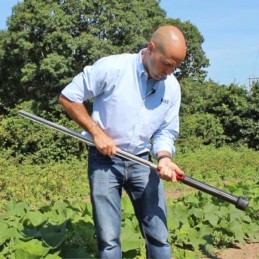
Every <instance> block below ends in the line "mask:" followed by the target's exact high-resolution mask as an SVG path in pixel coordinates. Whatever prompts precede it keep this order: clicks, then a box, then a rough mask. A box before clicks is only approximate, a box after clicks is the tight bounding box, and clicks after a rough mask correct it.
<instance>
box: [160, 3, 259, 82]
mask: <svg viewBox="0 0 259 259" xmlns="http://www.w3.org/2000/svg"><path fill="white" fill-rule="evenodd" d="M160 5H161V7H162V8H163V9H165V10H166V12H167V16H168V17H171V18H174V19H175V18H179V19H180V20H181V21H190V22H191V23H192V24H194V25H195V26H196V27H197V28H198V29H199V31H200V33H201V34H202V35H203V37H204V40H205V41H204V44H203V45H202V46H203V49H204V51H205V53H206V56H207V58H208V59H209V60H210V67H209V68H208V78H211V79H212V80H213V81H215V82H217V83H220V84H230V83H233V82H234V83H236V84H243V85H246V86H249V77H252V76H254V77H259V1H258V0H246V1H242V0H239V1H237V0H217V1H208V0H161V4H160Z"/></svg>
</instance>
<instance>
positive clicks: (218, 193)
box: [18, 111, 249, 210]
mask: <svg viewBox="0 0 259 259" xmlns="http://www.w3.org/2000/svg"><path fill="white" fill-rule="evenodd" d="M18 113H19V114H20V115H21V116H23V117H25V118H28V119H30V120H32V121H35V122H37V123H40V124H43V125H45V126H47V127H49V128H52V129H55V130H57V131H60V132H62V133H64V134H66V135H69V136H71V137H73V138H76V139H78V140H81V141H83V142H85V143H86V144H87V145H89V146H94V142H93V141H92V140H90V139H88V138H86V137H85V136H84V135H82V134H80V133H78V132H76V131H73V130H71V129H67V128H65V127H63V126H60V125H58V124H55V123H53V122H50V121H48V120H46V119H43V118H41V117H38V116H36V115H33V114H31V113H28V112H25V111H19V112H18ZM116 156H119V157H122V158H126V159H128V160H131V161H134V162H136V163H139V164H142V165H145V166H148V167H149V168H151V169H153V170H158V168H157V165H156V164H154V163H152V162H150V161H148V160H145V159H143V158H140V157H138V156H135V155H134V154H131V153H129V152H126V151H124V150H121V149H119V148H117V151H116ZM177 180H179V181H181V182H182V183H184V184H186V185H189V186H191V187H194V188H196V189H198V190H201V191H203V192H206V193H208V194H211V195H213V196H215V197H218V198H221V199H223V200H225V201H227V202H229V203H232V204H234V205H235V206H236V208H238V209H241V210H245V209H246V208H247V207H248V204H249V201H248V199H247V198H246V197H243V196H239V197H237V196H234V195H232V194H230V193H227V192H225V191H222V190H219V189H217V188H215V187H212V186H210V185H208V184H206V183H203V182H201V181H198V180H196V179H194V178H192V177H190V176H187V175H184V176H179V175H178V176H177Z"/></svg>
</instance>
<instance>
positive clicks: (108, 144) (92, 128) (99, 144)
mask: <svg viewBox="0 0 259 259" xmlns="http://www.w3.org/2000/svg"><path fill="white" fill-rule="evenodd" d="M59 102H60V104H61V105H62V106H63V107H64V108H65V110H66V112H67V114H68V115H69V116H70V117H71V118H72V119H73V120H74V121H75V122H77V123H78V124H79V125H80V126H81V127H82V128H83V129H85V130H87V131H88V132H89V133H90V134H91V135H92V137H93V140H94V143H95V145H96V148H97V149H98V151H99V152H101V153H102V154H104V155H108V156H114V155H115V154H116V145H115V143H114V141H113V140H112V139H111V138H110V137H109V136H108V135H107V134H106V133H105V132H104V131H103V130H102V129H101V128H100V127H99V125H97V124H96V123H95V122H94V121H93V120H92V118H91V117H90V115H89V113H88V111H87V110H86V108H85V106H84V105H83V104H82V103H76V102H72V101H70V100H69V99H67V98H66V97H65V96H63V95H61V96H60V97H59Z"/></svg>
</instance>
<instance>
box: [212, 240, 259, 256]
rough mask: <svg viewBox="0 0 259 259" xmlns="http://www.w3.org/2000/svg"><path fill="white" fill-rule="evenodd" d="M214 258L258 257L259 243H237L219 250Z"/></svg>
mask: <svg viewBox="0 0 259 259" xmlns="http://www.w3.org/2000/svg"><path fill="white" fill-rule="evenodd" d="M214 259H259V243H251V244H245V245H242V246H241V245H237V246H236V247H233V248H228V249H225V250H221V251H219V252H218V253H217V254H216V256H215V257H214Z"/></svg>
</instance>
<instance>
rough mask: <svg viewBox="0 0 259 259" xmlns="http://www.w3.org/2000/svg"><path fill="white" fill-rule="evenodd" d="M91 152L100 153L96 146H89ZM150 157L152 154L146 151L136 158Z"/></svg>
mask: <svg viewBox="0 0 259 259" xmlns="http://www.w3.org/2000/svg"><path fill="white" fill-rule="evenodd" d="M89 150H92V151H97V152H99V151H98V150H97V148H96V147H95V146H89ZM148 155H150V153H149V152H148V151H146V152H143V153H140V154H136V155H135V156H137V157H146V156H148Z"/></svg>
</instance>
